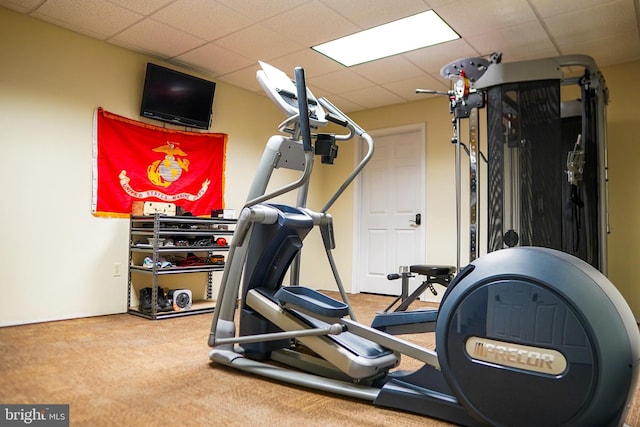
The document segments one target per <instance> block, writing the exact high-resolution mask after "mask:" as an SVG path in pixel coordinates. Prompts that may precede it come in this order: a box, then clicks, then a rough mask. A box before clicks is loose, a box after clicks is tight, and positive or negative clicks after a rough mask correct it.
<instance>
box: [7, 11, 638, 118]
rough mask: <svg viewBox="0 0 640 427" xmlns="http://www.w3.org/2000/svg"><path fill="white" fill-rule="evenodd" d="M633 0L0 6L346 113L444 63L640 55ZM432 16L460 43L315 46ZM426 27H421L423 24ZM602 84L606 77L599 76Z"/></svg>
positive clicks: (411, 91) (430, 74)
mask: <svg viewBox="0 0 640 427" xmlns="http://www.w3.org/2000/svg"><path fill="white" fill-rule="evenodd" d="M638 1H639V0H609V1H607V0H0V6H4V7H6V8H9V9H12V10H14V11H18V12H21V13H24V14H27V15H29V16H32V17H34V18H37V19H40V20H43V21H46V22H49V23H53V24H55V25H59V26H61V27H64V28H67V29H70V30H73V31H76V32H79V33H82V34H85V35H88V36H90V37H93V38H96V39H99V40H104V41H105V42H107V43H112V44H114V45H118V46H121V47H124V48H127V49H131V50H133V51H137V52H141V53H144V54H147V55H150V56H152V57H154V58H157V59H159V60H162V61H166V62H168V63H170V64H176V65H178V66H180V67H184V68H186V69H192V70H194V71H198V72H199V73H202V74H204V75H205V76H208V77H209V78H210V79H211V80H214V81H223V82H225V83H228V84H231V85H234V86H239V87H242V88H245V89H247V90H250V91H253V92H257V93H262V91H261V89H260V87H259V86H258V84H257V82H256V79H255V73H256V71H257V69H258V60H262V61H265V62H268V63H270V64H271V65H273V66H276V67H278V68H280V69H282V70H284V71H286V72H287V73H289V74H290V75H291V74H292V70H293V68H294V67H296V66H302V67H304V68H305V71H306V75H307V82H308V84H309V86H310V88H311V90H312V91H313V92H314V94H316V95H317V96H326V97H327V98H329V99H331V100H332V101H333V102H334V103H335V104H336V105H338V106H339V107H340V108H342V109H344V110H345V111H356V110H362V109H369V108H376V107H381V106H385V105H391V104H398V103H404V102H408V101H414V100H418V99H423V98H424V97H425V96H429V95H424V94H422V95H421V94H416V93H415V89H416V88H428V89H434V90H440V91H441V90H447V89H448V88H449V82H448V81H447V80H446V79H444V78H442V77H441V76H440V69H441V68H442V67H443V66H444V65H446V64H448V63H449V62H451V61H453V60H456V59H460V58H468V57H478V56H487V55H490V54H491V53H493V52H497V51H499V52H502V54H503V62H513V61H522V60H528V59H537V58H545V57H553V56H558V55H570V54H584V55H589V56H592V57H593V58H594V59H595V60H596V62H597V63H598V65H599V66H600V67H606V66H611V65H616V64H621V63H625V62H631V61H635V60H638V59H640V35H639V28H640V25H639V22H640V20H639V16H640V4H639V3H638ZM429 9H433V10H435V12H436V13H438V15H440V16H441V17H442V18H443V19H444V20H445V21H446V22H447V23H448V24H449V25H450V26H451V27H453V29H454V30H455V31H456V32H457V33H458V34H459V35H460V36H461V38H460V39H458V40H455V41H452V42H447V43H443V44H439V45H436V46H432V47H427V48H423V49H418V50H414V51H411V52H408V53H404V54H400V55H396V56H392V57H388V58H384V59H380V60H377V61H373V62H369V63H365V64H361V65H357V66H354V67H350V68H347V67H344V66H342V65H341V64H339V63H337V62H334V61H332V60H330V59H328V58H327V57H325V56H323V55H322V54H320V53H317V52H315V51H313V50H312V49H311V46H313V45H316V44H319V43H323V42H326V41H330V40H333V39H336V38H338V37H341V36H344V35H347V34H350V33H353V32H356V31H359V30H362V29H367V28H370V27H373V26H376V25H379V24H382V23H385V22H389V21H392V20H395V19H398V18H402V17H405V16H409V15H413V14H415V13H418V12H422V11H425V10H429ZM425 30H426V29H425ZM605 77H606V76H605Z"/></svg>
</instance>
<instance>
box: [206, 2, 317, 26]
mask: <svg viewBox="0 0 640 427" xmlns="http://www.w3.org/2000/svg"><path fill="white" fill-rule="evenodd" d="M217 1H218V3H220V4H223V5H225V6H227V7H229V8H231V9H234V10H235V11H237V12H240V13H242V14H243V15H244V16H247V17H249V18H251V19H252V20H254V21H262V20H265V19H267V18H271V17H272V16H275V15H278V14H280V13H284V12H287V11H289V10H291V9H294V8H296V7H298V6H301V5H303V4H305V3H309V2H310V1H311V0H277V1H274V0H262V1H256V0H217Z"/></svg>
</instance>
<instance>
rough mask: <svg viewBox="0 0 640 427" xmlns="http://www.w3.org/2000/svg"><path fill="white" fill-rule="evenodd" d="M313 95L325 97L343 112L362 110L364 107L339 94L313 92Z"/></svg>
mask: <svg viewBox="0 0 640 427" xmlns="http://www.w3.org/2000/svg"><path fill="white" fill-rule="evenodd" d="M313 93H314V94H315V95H317V96H319V97H325V98H327V99H328V100H329V101H330V102H331V103H332V104H333V105H335V106H336V107H338V108H339V109H340V110H341V111H343V112H345V113H349V112H352V111H359V110H364V109H365V108H366V107H365V106H364V105H360V104H358V103H356V102H354V101H353V100H352V99H348V98H345V97H343V96H340V95H335V94H325V93H320V92H315V91H314V92H313Z"/></svg>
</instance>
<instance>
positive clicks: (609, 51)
mask: <svg viewBox="0 0 640 427" xmlns="http://www.w3.org/2000/svg"><path fill="white" fill-rule="evenodd" d="M562 50H563V51H565V54H566V55H572V54H581V55H588V56H591V57H592V58H594V60H595V61H596V63H597V64H598V67H604V66H609V65H615V64H619V63H620V58H625V60H626V61H625V62H631V61H637V60H639V59H640V39H639V38H638V34H637V33H635V32H632V33H628V34H625V33H615V34H611V35H609V36H608V37H606V38H599V39H598V40H593V39H584V40H576V41H575V42H574V43H572V44H570V45H566V46H565V45H564V44H563V46H562ZM605 77H606V76H605Z"/></svg>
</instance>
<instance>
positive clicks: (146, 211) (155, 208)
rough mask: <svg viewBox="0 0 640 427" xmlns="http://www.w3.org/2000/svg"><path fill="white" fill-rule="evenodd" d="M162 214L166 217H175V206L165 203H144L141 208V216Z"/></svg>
mask: <svg viewBox="0 0 640 427" xmlns="http://www.w3.org/2000/svg"><path fill="white" fill-rule="evenodd" d="M156 213H157V214H163V215H167V216H175V215H176V204H175V203H165V202H144V206H143V207H142V214H143V215H153V214H156Z"/></svg>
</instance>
